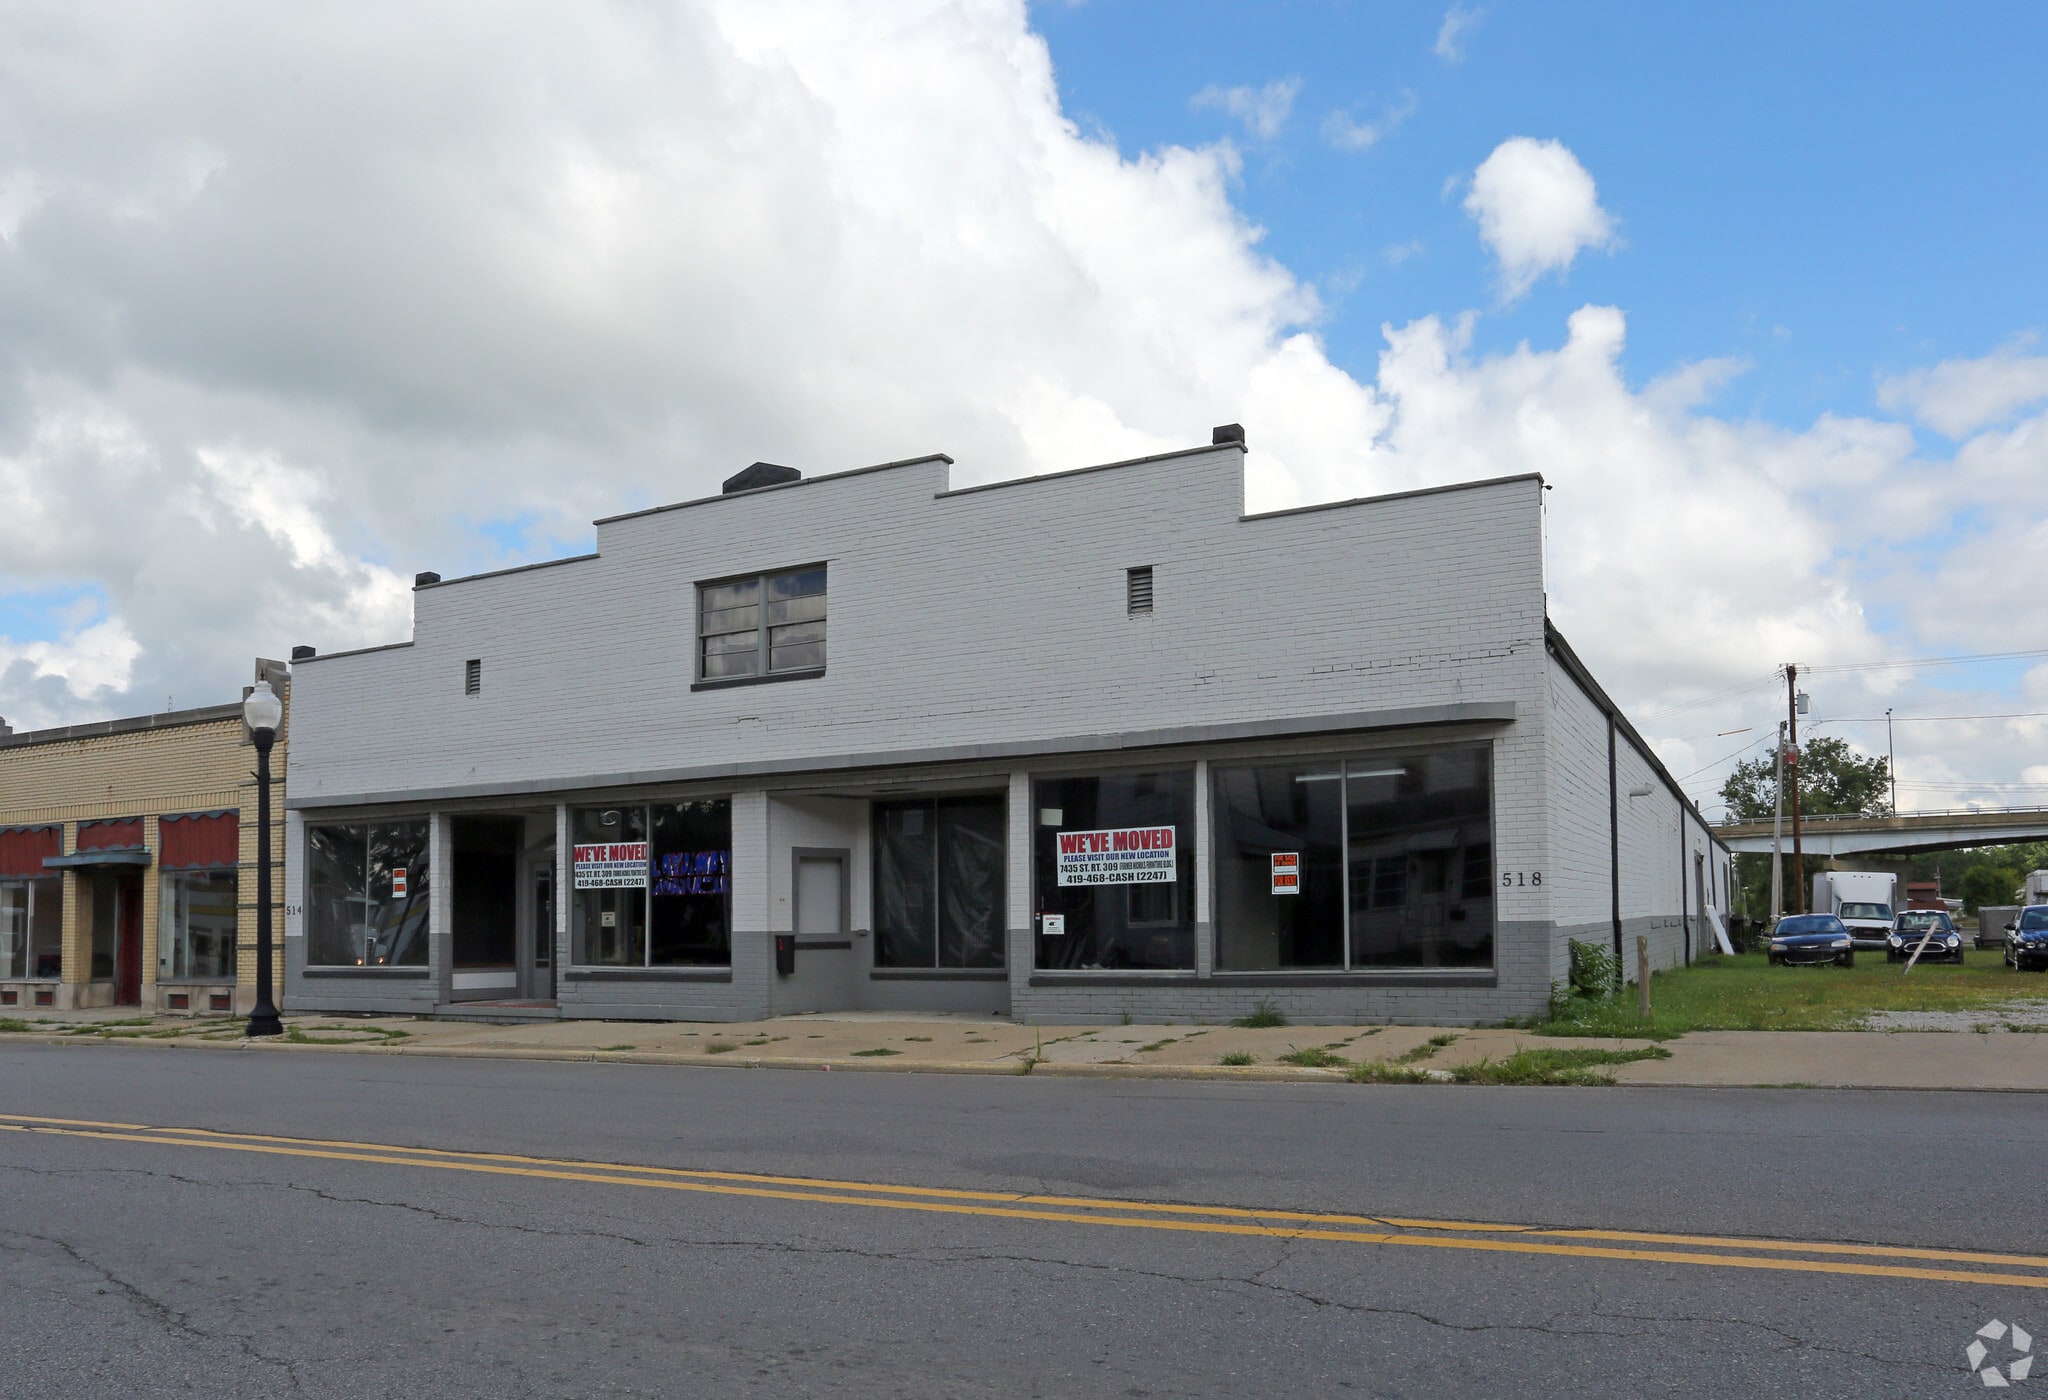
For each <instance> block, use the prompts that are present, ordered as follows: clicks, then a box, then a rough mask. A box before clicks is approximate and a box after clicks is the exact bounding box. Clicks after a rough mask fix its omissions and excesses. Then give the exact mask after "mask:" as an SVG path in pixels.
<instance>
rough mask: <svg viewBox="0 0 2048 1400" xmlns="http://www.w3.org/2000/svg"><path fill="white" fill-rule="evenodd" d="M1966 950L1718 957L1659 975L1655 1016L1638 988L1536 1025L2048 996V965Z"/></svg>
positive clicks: (1787, 1024)
mask: <svg viewBox="0 0 2048 1400" xmlns="http://www.w3.org/2000/svg"><path fill="white" fill-rule="evenodd" d="M1964 959H1965V961H1964V964H1963V966H1961V967H1955V966H1952V965H1948V964H1934V965H1929V964H1926V963H1921V964H1919V965H1917V966H1915V967H1914V969H1913V971H1912V973H1911V974H1910V975H1901V972H1902V968H1903V964H1899V963H1890V962H1886V961H1885V957H1884V954H1882V953H1858V954H1857V955H1856V966H1855V967H1853V968H1839V967H1771V966H1769V965H1768V964H1767V963H1766V962H1765V960H1764V955H1763V954H1761V953H1746V954H1742V955H1741V956H1738V957H1721V958H1709V959H1706V960H1705V961H1702V962H1698V963H1695V964H1694V965H1693V966H1691V967H1687V968H1677V969H1673V970H1672V971H1670V972H1660V973H1657V974H1656V975H1655V976H1653V977H1652V978H1651V979H1650V1000H1651V1016H1650V1021H1649V1023H1648V1024H1647V1025H1646V1024H1645V1023H1644V1022H1643V1021H1642V1020H1641V1019H1640V1018H1638V1016H1637V1015H1636V990H1635V988H1634V987H1629V988H1627V989H1626V990H1624V991H1623V992H1622V994H1621V995H1620V996H1618V997H1611V998H1607V999H1604V1000H1598V1001H1595V1000H1588V999H1586V998H1583V997H1573V998H1572V999H1571V1000H1570V1002H1569V1003H1567V1004H1565V1005H1564V1006H1562V1007H1561V1008H1560V1009H1561V1010H1562V1012H1563V1014H1562V1015H1561V1016H1559V1017H1558V1018H1556V1019H1551V1020H1545V1021H1541V1022H1537V1023H1533V1024H1531V1025H1530V1027H1529V1029H1531V1030H1535V1031H1538V1032H1540V1033H1542V1034H1544V1035H1621V1036H1649V1037H1651V1038H1653V1039H1657V1040H1664V1039H1668V1038H1670V1037H1672V1036H1677V1035H1683V1034H1685V1033H1686V1032H1687V1031H1840V1030H1856V1029H1858V1028H1859V1027H1860V1026H1861V1025H1862V1024H1863V1018H1864V1016H1865V1015H1866V1014H1868V1013H1869V1012H1872V1011H1979V1012H1984V1013H1986V1017H1985V1019H1986V1020H1996V1019H1997V1018H1996V1016H1994V1015H1992V1014H1990V1013H1992V1012H1993V1011H1995V1009H1996V1008H1998V1007H2001V1006H2004V1005H2007V1004H2010V1003H2012V1002H2016V1001H2024V1002H2029V1003H2033V1004H2036V1005H2048V973H2039V972H2026V973H2021V972H2014V971H2012V970H2011V969H2010V968H2008V967H2006V966H2005V964H2004V963H2003V962H2002V961H2001V960H2000V958H1999V955H1998V954H1997V953H1996V952H1982V953H1979V952H1976V951H1973V950H1969V949H1968V948H1967V947H1966V949H1965V952H1964Z"/></svg>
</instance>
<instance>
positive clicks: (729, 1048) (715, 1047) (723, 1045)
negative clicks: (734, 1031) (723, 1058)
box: [704, 1040, 740, 1055]
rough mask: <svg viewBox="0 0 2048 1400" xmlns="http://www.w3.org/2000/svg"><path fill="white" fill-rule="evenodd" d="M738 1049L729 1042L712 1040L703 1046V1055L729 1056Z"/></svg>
mask: <svg viewBox="0 0 2048 1400" xmlns="http://www.w3.org/2000/svg"><path fill="white" fill-rule="evenodd" d="M739 1048H740V1047H739V1046H737V1045H735V1044H733V1043H732V1042H731V1041H729V1040H714V1041H711V1042H710V1043H708V1044H707V1045H705V1047H704V1053H705V1054H707V1055H730V1054H731V1053H732V1052H733V1051H735V1050H737V1049H739Z"/></svg>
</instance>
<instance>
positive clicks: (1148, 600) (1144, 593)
mask: <svg viewBox="0 0 2048 1400" xmlns="http://www.w3.org/2000/svg"><path fill="white" fill-rule="evenodd" d="M1124 601H1125V606H1126V608H1127V609H1128V610H1129V612H1130V615H1131V616H1132V617H1136V616H1137V615H1138V614H1139V613H1148V612H1151V611H1152V566H1151V565H1150V564H1147V565H1145V566H1144V567H1143V568H1138V569H1130V570H1127V571H1126V573H1125V578H1124Z"/></svg>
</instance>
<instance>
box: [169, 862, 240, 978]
mask: <svg viewBox="0 0 2048 1400" xmlns="http://www.w3.org/2000/svg"><path fill="white" fill-rule="evenodd" d="M238 903H239V882H238V881H237V879H236V876H235V872H234V871H232V870H167V871H165V872H164V874H163V889H162V891H161V897H160V898H159V900H158V903H157V909H158V928H157V938H156V947H157V980H158V981H162V982H170V981H179V980H184V979H193V978H198V979H204V978H232V977H233V976H234V975H235V925H236V923H237V921H238V913H239V911H238V909H237V905H238Z"/></svg>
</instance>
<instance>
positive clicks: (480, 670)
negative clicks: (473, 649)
mask: <svg viewBox="0 0 2048 1400" xmlns="http://www.w3.org/2000/svg"><path fill="white" fill-rule="evenodd" d="M462 693H463V694H464V695H481V694H483V693H484V663H483V662H481V661H465V662H463V663H462Z"/></svg>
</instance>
